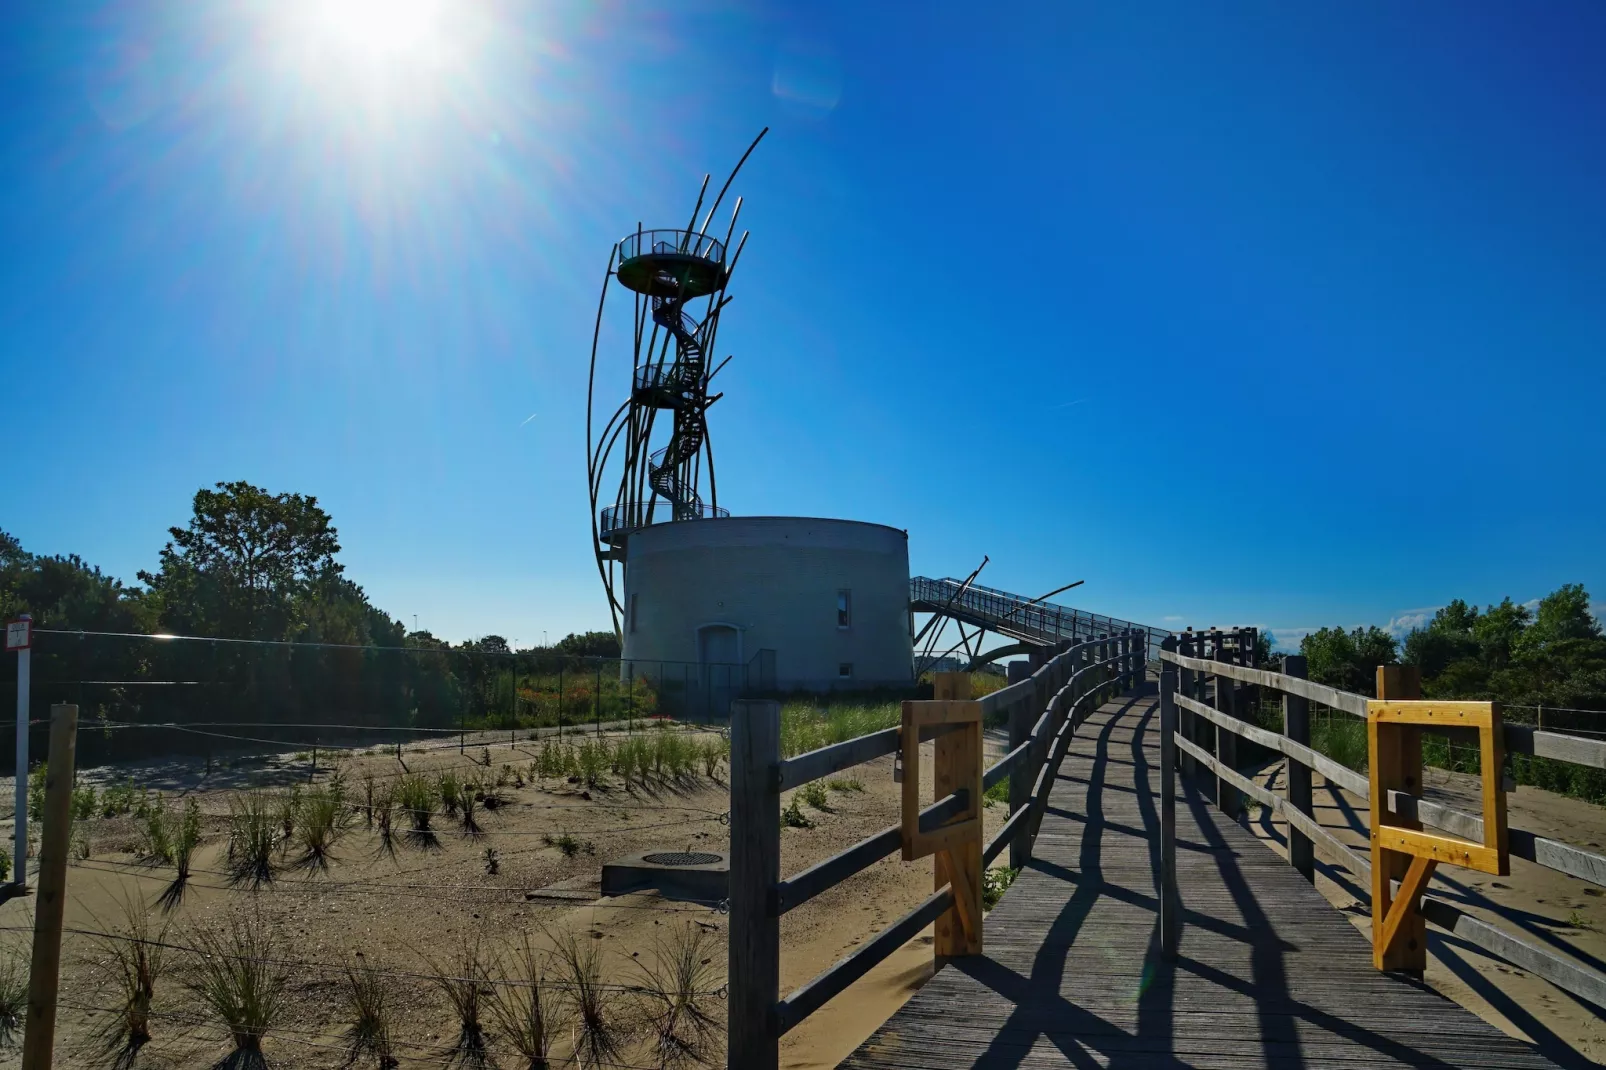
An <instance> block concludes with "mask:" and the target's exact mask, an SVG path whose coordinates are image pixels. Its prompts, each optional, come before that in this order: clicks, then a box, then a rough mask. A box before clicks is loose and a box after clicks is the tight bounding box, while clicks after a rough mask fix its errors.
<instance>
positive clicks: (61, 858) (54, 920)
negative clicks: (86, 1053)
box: [22, 706, 78, 1070]
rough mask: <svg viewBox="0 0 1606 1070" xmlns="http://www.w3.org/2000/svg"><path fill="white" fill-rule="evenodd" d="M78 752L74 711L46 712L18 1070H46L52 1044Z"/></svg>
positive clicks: (67, 708)
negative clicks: (42, 788) (35, 882)
mask: <svg viewBox="0 0 1606 1070" xmlns="http://www.w3.org/2000/svg"><path fill="white" fill-rule="evenodd" d="M77 751H78V707H77V706H52V707H50V753H49V758H48V760H49V762H50V768H49V772H48V773H47V775H46V776H45V811H44V814H43V815H42V816H43V818H44V821H43V824H42V826H41V828H40V834H39V897H38V901H37V903H36V905H35V907H34V922H33V961H32V963H31V964H30V966H29V968H28V1022H27V1027H26V1029H27V1032H26V1035H25V1036H24V1038H23V1042H22V1070H50V1062H51V1053H52V1051H53V1049H54V1047H55V1041H56V986H57V982H58V980H59V978H60V973H61V925H62V919H63V917H64V915H65V913H66V907H67V844H68V841H69V839H70V837H71V833H72V828H71V826H72V784H73V773H74V768H73V767H74V765H75V764H76V759H77V756H78V755H77Z"/></svg>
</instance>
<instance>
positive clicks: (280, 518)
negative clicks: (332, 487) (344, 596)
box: [139, 481, 366, 639]
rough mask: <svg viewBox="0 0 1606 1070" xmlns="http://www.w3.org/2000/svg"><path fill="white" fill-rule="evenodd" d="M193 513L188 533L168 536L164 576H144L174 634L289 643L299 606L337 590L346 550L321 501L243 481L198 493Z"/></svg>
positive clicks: (164, 622) (161, 572)
mask: <svg viewBox="0 0 1606 1070" xmlns="http://www.w3.org/2000/svg"><path fill="white" fill-rule="evenodd" d="M193 509H194V514H193V515H192V516H191V518H190V522H189V526H188V527H186V528H169V529H168V531H169V534H171V535H172V541H171V542H169V543H168V544H167V546H166V547H165V548H164V549H163V550H162V555H161V567H160V568H159V569H158V571H156V572H155V573H150V572H141V573H140V574H139V578H140V579H141V580H142V581H144V582H145V583H146V584H148V585H149V586H150V589H151V591H152V593H153V594H154V595H155V597H156V598H158V599H159V601H160V604H161V607H162V614H161V615H162V625H163V626H164V627H165V628H167V629H168V630H170V631H176V632H181V633H186V634H192V635H213V636H219V637H225V638H233V639H284V638H286V637H287V636H288V634H289V632H290V629H291V625H292V623H293V621H294V618H295V602H296V601H297V599H298V598H302V597H305V596H308V595H310V594H312V593H313V592H314V589H315V588H317V587H318V586H319V585H323V587H324V589H325V590H326V591H327V590H337V589H338V587H337V586H336V584H335V581H337V580H338V579H339V577H340V573H341V571H342V566H341V565H339V564H338V563H337V562H336V561H335V554H337V553H338V552H339V551H340V543H339V541H338V539H337V537H336V532H335V528H334V525H333V524H331V523H330V522H329V514H328V513H326V512H324V511H323V509H321V508H319V506H318V499H316V498H314V497H310V496H308V495H302V494H270V493H269V492H268V491H266V490H263V489H262V488H261V487H254V486H252V485H251V484H249V483H246V482H243V481H242V482H235V483H219V484H217V489H216V490H204V489H203V490H200V491H197V492H196V494H195V499H194V503H193ZM364 602H366V600H364Z"/></svg>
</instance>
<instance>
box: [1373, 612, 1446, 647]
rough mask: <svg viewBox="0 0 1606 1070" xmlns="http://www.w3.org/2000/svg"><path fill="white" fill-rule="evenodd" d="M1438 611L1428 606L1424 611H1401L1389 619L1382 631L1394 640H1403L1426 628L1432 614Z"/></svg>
mask: <svg viewBox="0 0 1606 1070" xmlns="http://www.w3.org/2000/svg"><path fill="white" fill-rule="evenodd" d="M1438 611H1439V607H1438V606H1428V607H1427V608H1426V609H1402V610H1400V611H1399V612H1398V613H1396V614H1394V616H1392V617H1390V618H1389V622H1388V623H1387V624H1386V625H1384V626H1383V630H1384V631H1386V632H1388V633H1389V634H1390V635H1392V636H1394V638H1396V639H1404V638H1405V637H1406V636H1407V635H1409V634H1410V633H1411V632H1413V631H1415V630H1416V629H1418V628H1425V627H1427V624H1428V621H1430V620H1432V619H1433V614H1435V613H1437V612H1438Z"/></svg>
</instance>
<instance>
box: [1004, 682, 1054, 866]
mask: <svg viewBox="0 0 1606 1070" xmlns="http://www.w3.org/2000/svg"><path fill="white" fill-rule="evenodd" d="M1033 705H1034V704H1033V703H1031V702H1027V701H1022V700H1020V699H1017V700H1016V701H1015V703H1014V705H1012V706H1010V708H1009V749H1010V750H1014V749H1015V748H1016V747H1018V746H1020V745H1021V744H1022V743H1025V742H1026V736H1027V734H1028V733H1029V732H1031V730H1032V725H1033V724H1034V723H1036V720H1037V717H1038V716H1040V714H1036V715H1034V714H1033V712H1032V709H1033ZM1050 738H1053V737H1052V736H1051V737H1050ZM1039 751H1045V748H1042V747H1033V748H1032V758H1033V760H1031V761H1026V762H1021V763H1020V764H1019V765H1017V766H1015V768H1014V770H1013V771H1012V772H1011V773H1010V774H1009V816H1011V817H1014V816H1015V815H1016V814H1018V813H1020V811H1021V808H1022V807H1024V806H1025V805H1026V802H1027V800H1028V799H1030V798H1031V794H1032V782H1033V781H1034V780H1036V779H1037V762H1036V758H1037V755H1038V752H1039ZM1045 752H1046V751H1045ZM1030 857H1031V849H1030V841H1029V840H1028V839H1027V838H1026V828H1025V822H1023V823H1022V826H1021V830H1020V832H1019V834H1017V835H1016V836H1015V838H1014V839H1012V840H1010V841H1009V865H1010V867H1011V868H1013V869H1018V868H1020V867H1021V866H1023V865H1025V864H1026V861H1027V859H1029V858H1030Z"/></svg>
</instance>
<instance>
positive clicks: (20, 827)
mask: <svg viewBox="0 0 1606 1070" xmlns="http://www.w3.org/2000/svg"><path fill="white" fill-rule="evenodd" d="M17 619H18V620H21V621H27V622H28V628H29V630H30V633H31V631H32V628H33V618H32V617H30V616H29V615H28V614H26V613H24V614H22V615H21V616H20V617H18V618H17ZM29 639H30V642H29V645H28V646H25V647H23V648H22V649H21V650H18V651H17V823H16V826H15V828H16V844H15V847H14V854H13V858H12V861H13V863H14V865H13V868H12V870H11V882H12V884H13V885H14V886H15V887H16V889H17V890H18V891H19V892H20V891H22V890H23V889H24V888H26V887H28V692H29V688H30V681H31V676H32V663H33V649H32V641H31V640H32V636H31V634H30V636H29Z"/></svg>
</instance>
